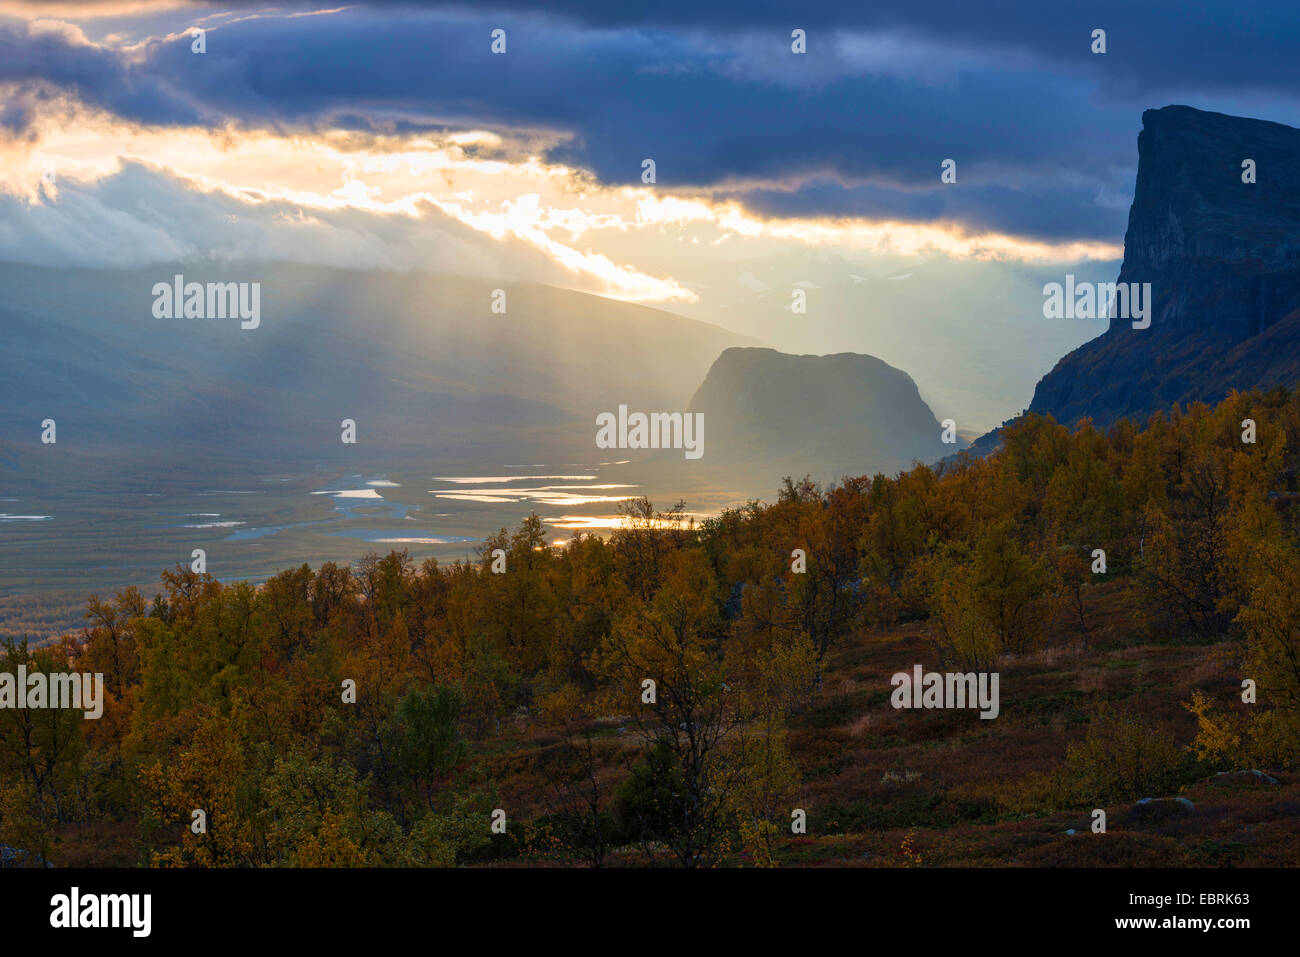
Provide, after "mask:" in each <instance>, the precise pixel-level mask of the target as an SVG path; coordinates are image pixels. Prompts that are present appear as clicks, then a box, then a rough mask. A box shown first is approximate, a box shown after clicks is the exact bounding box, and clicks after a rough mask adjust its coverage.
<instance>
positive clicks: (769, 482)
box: [690, 348, 953, 496]
mask: <svg viewBox="0 0 1300 957" xmlns="http://www.w3.org/2000/svg"><path fill="white" fill-rule="evenodd" d="M690 409H691V411H693V412H702V413H704V422H705V435H706V452H705V455H704V458H703V460H702V461H703V462H704V463H706V464H707V466H709V467H714V468H719V467H720V468H729V469H732V470H735V471H737V472H740V473H743V474H745V475H746V476H747V477H748V478H749V480H750V481H752V482H757V487H758V488H760V489H761V490H762V491H763V492H764V493H765V494H767V495H769V496H770V495H771V490H772V489H773V488H775V487H776V484H777V482H778V481H779V480H780V478H781V477H782V476H784V475H792V476H795V477H798V476H802V475H804V474H805V473H812V474H813V475H814V477H817V478H821V479H823V480H833V479H837V478H840V477H842V476H845V475H853V476H856V475H864V474H873V473H875V472H885V473H892V472H895V471H897V470H899V469H904V468H907V467H909V466H910V465H911V464H912V462H913V460H918V459H919V460H921V461H925V462H930V461H934V460H936V459H938V458H939V457H940V456H942V455H943V454H944V453H945V452H950V451H952V449H953V446H951V445H944V444H942V443H941V442H940V432H941V429H940V425H939V423H938V422H937V421H936V420H935V417H934V414H933V413H932V412H931V411H930V407H929V406H927V405H926V404H925V402H924V401H923V400H922V399H921V396H920V393H919V392H918V391H917V387H916V383H915V382H913V381H912V378H911V377H910V376H909V375H908V374H907V373H906V372H903V371H901V370H899V369H895V368H894V367H893V366H891V365H888V364H887V363H884V362H882V361H881V360H879V359H877V358H875V357H873V356H868V355H859V354H856V353H840V354H837V355H829V356H810V355H803V356H796V355H787V354H785V353H781V352H777V351H775V350H773V349H753V348H733V349H728V350H726V351H725V352H723V353H722V355H720V356H719V357H718V359H717V361H716V362H714V363H713V367H712V368H711V369H709V374H708V376H707V377H706V378H705V380H704V382H703V384H701V386H700V388H699V390H698V391H697V392H696V393H695V397H694V398H693V399H692V400H691V405H690Z"/></svg>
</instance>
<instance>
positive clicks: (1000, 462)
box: [0, 390, 1300, 867]
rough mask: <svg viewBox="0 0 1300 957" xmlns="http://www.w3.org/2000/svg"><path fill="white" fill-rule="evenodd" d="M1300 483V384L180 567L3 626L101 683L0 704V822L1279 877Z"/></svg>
mask: <svg viewBox="0 0 1300 957" xmlns="http://www.w3.org/2000/svg"><path fill="white" fill-rule="evenodd" d="M1247 419H1250V420H1253V421H1254V423H1255V424H1256V428H1255V431H1254V438H1255V441H1254V442H1247V441H1243V434H1244V427H1243V422H1244V420H1247ZM1298 474H1300V397H1297V396H1294V395H1291V394H1289V393H1288V392H1286V391H1283V390H1275V391H1272V392H1268V393H1266V394H1260V393H1251V394H1235V393H1234V394H1232V395H1230V396H1228V398H1226V399H1225V400H1224V401H1223V402H1222V403H1221V404H1220V405H1219V406H1217V407H1215V408H1210V407H1207V406H1204V405H1195V406H1192V407H1189V408H1186V409H1180V408H1174V409H1172V410H1171V411H1170V412H1168V413H1163V414H1157V415H1155V416H1154V417H1153V418H1151V419H1150V421H1149V422H1147V423H1146V424H1145V426H1143V425H1139V424H1134V423H1132V422H1129V421H1120V422H1119V423H1118V424H1116V425H1115V426H1113V427H1111V428H1109V429H1108V430H1105V431H1101V430H1098V429H1096V428H1094V427H1093V426H1092V424H1091V423H1090V422H1088V421H1086V420H1085V421H1083V422H1080V423H1078V424H1077V425H1076V426H1075V427H1074V428H1068V427H1066V426H1064V425H1061V424H1059V423H1057V422H1055V421H1053V420H1052V419H1051V418H1047V417H1038V416H1028V417H1025V418H1023V419H1021V420H1018V421H1017V422H1015V423H1013V424H1011V425H1009V426H1007V427H1006V429H1005V430H1004V433H1003V446H1002V448H1001V450H1000V451H998V452H997V453H995V454H993V455H991V456H988V457H986V458H983V459H973V458H969V457H966V456H964V455H963V456H958V457H956V458H955V459H952V460H950V461H948V462H947V463H944V464H942V465H940V466H936V467H927V466H924V465H916V466H915V467H913V468H912V469H911V470H909V471H907V472H904V473H901V474H898V475H896V476H893V477H890V476H885V475H875V476H870V477H859V478H847V479H844V480H842V481H840V482H838V483H836V484H834V485H832V486H830V487H825V488H823V487H819V486H818V485H816V484H814V483H812V482H810V481H808V480H806V479H805V480H802V481H800V480H794V479H787V480H786V481H785V483H784V486H783V487H782V488H781V489H780V490H779V492H778V495H777V498H776V501H775V502H773V503H770V504H763V503H759V502H751V503H749V504H747V505H744V506H743V507H739V508H734V509H731V510H727V511H725V512H723V513H722V514H721V515H719V516H718V517H716V518H712V519H709V520H706V521H704V522H703V523H701V524H694V523H692V522H690V521H688V520H687V519H686V518H685V515H684V506H682V505H680V504H679V505H678V506H675V507H673V508H670V509H668V510H667V511H663V510H659V509H656V508H655V507H654V506H653V505H652V504H651V503H650V502H649V501H646V500H644V499H642V500H638V501H635V502H631V503H629V504H628V505H627V507H626V508H625V510H624V521H623V524H622V527H620V528H619V529H617V530H615V531H613V532H612V533H610V534H609V535H608V537H606V538H601V537H597V536H593V535H585V534H578V535H576V536H574V537H573V538H572V539H570V540H569V541H568V542H566V543H565V544H563V545H562V546H551V545H547V544H546V530H545V529H544V527H543V525H542V523H541V521H540V520H539V519H538V518H537V517H536V516H531V517H529V518H528V519H526V520H525V521H524V522H523V523H522V525H521V526H520V527H519V528H518V529H516V530H514V531H513V532H511V531H507V530H506V529H502V530H501V531H500V532H499V533H498V534H496V535H494V536H492V537H491V538H489V539H488V540H487V541H485V542H484V543H483V545H482V550H481V553H480V557H479V559H478V560H477V561H462V562H457V563H455V564H451V565H449V566H445V565H439V564H438V563H437V562H436V561H434V560H429V561H426V562H425V563H424V564H423V565H422V566H420V567H415V565H414V564H413V562H412V561H411V559H410V558H409V557H408V556H407V554H406V553H405V552H391V553H389V554H388V555H385V556H379V555H376V554H370V555H367V556H365V557H364V558H362V559H361V560H360V561H359V562H358V563H357V564H356V565H355V566H353V567H340V566H339V565H337V564H334V563H326V564H324V565H322V566H321V567H319V568H316V569H313V568H311V567H309V566H307V565H303V566H301V567H298V568H291V569H287V570H285V571H283V572H282V573H280V574H278V575H276V576H275V577H273V578H271V579H270V580H269V581H267V582H266V583H265V584H264V585H262V586H259V587H254V586H252V585H250V584H248V583H243V582H235V583H221V582H218V581H216V580H214V579H213V578H211V577H209V576H207V575H200V574H195V573H194V572H192V571H190V570H189V569H187V568H182V567H178V568H177V569H176V570H175V571H168V572H165V573H163V574H162V578H161V588H160V589H159V590H158V592H157V594H156V595H154V596H153V597H147V596H146V595H145V594H144V593H142V592H141V591H140V590H138V589H134V588H130V589H126V590H124V591H122V592H120V593H118V594H117V595H115V596H113V597H112V598H110V599H104V598H101V597H97V596H92V597H91V598H90V599H89V602H88V604H87V609H86V625H85V627H84V628H83V629H82V630H81V631H80V633H78V634H69V635H66V636H64V637H63V638H62V639H61V640H59V641H57V642H53V643H49V644H45V645H42V646H39V647H29V646H28V644H27V643H24V642H10V643H8V644H7V645H6V646H5V647H4V648H3V657H4V661H3V662H2V663H0V671H14V670H15V669H16V668H17V666H18V665H19V664H24V665H26V666H27V668H28V670H29V671H30V670H33V669H41V670H44V671H47V672H58V671H64V670H72V671H78V672H92V673H102V674H103V675H104V676H105V702H104V713H103V717H102V718H101V719H99V720H97V721H87V720H83V719H82V717H81V714H80V712H66V711H57V710H47V711H32V710H27V711H19V710H0V843H4V844H6V845H8V846H9V847H11V848H17V849H20V853H21V854H23V855H26V856H27V857H28V858H30V859H33V860H34V859H36V858H38V857H39V858H44V859H46V860H49V861H52V862H54V863H56V864H97V865H123V866H128V865H151V866H185V865H191V866H192V865H199V866H277V865H294V866H319V865H330V866H352V865H380V866H402V865H453V864H460V865H472V864H489V863H491V864H497V865H505V864H511V863H514V864H532V865H538V864H587V865H592V866H602V865H603V866H634V865H639V864H651V865H665V866H667V865H677V866H686V867H698V866H710V865H717V864H722V865H744V866H752V865H774V864H786V865H795V864H801V863H820V862H834V863H842V864H858V865H862V864H865V865H868V866H870V865H885V866H915V865H925V866H929V865H934V864H939V865H943V864H952V865H960V864H999V863H1031V864H1081V865H1088V864H1098V865H1103V864H1133V863H1138V864H1193V865H1196V864H1200V865H1221V864H1225V863H1291V864H1294V863H1295V862H1296V860H1297V853H1298V852H1300V841H1298V840H1297V835H1298V833H1300V831H1298V830H1297V829H1298V828H1300V824H1297V815H1296V814H1295V813H1294V808H1295V806H1296V801H1297V800H1298V798H1297V792H1300V781H1298V779H1297V778H1296V777H1295V776H1294V769H1295V765H1296V761H1297V758H1300V664H1298V663H1300V551H1298V550H1297V535H1298V534H1300V530H1298V528H1297V514H1300V513H1297V512H1296V510H1295V509H1294V508H1292V504H1293V503H1294V502H1295V501H1296V500H1297V498H1298V496H1300V491H1298V489H1297V475H1298ZM497 549H501V550H503V551H504V553H505V556H506V558H505V565H506V571H505V573H503V574H498V573H493V572H492V570H491V565H492V553H493V552H494V550H497ZM796 549H801V550H802V551H803V556H802V560H801V561H799V562H795V561H792V553H793V552H794V550H796ZM1099 552H1100V553H1104V562H1103V563H1101V564H1099V563H1098V554H1099ZM796 568H797V570H796ZM1102 568H1104V571H1103V570H1100V569H1102ZM917 663H921V664H924V665H925V666H926V667H928V668H931V669H941V670H946V671H987V670H997V671H999V672H1000V673H1001V676H1002V681H1001V712H1000V714H999V716H998V718H997V719H996V720H992V721H981V720H980V719H979V717H978V715H977V714H975V713H973V712H970V711H896V710H894V709H892V708H890V706H889V694H890V690H891V688H890V684H889V676H890V675H891V674H893V673H895V672H898V671H905V670H910V669H911V668H912V667H913V665H914V664H917ZM1244 681H1249V682H1250V683H1252V687H1253V688H1254V694H1253V696H1252V695H1250V694H1243V687H1242V684H1243V682H1244ZM349 688H354V689H355V693H354V694H349V692H348V689H349ZM1252 697H1253V700H1251V699H1252ZM1255 772H1260V773H1255ZM1175 795H1178V796H1185V797H1187V798H1188V799H1189V800H1188V801H1185V802H1167V803H1168V804H1169V805H1173V810H1172V811H1169V812H1168V813H1163V814H1153V813H1143V814H1139V813H1137V811H1138V809H1140V808H1141V807H1144V805H1135V804H1134V803H1133V802H1135V801H1137V800H1138V799H1141V798H1144V797H1170V796H1175ZM1189 807H1190V808H1191V809H1190V810H1188V808H1189ZM1095 808H1104V809H1107V810H1108V818H1109V826H1108V830H1107V833H1106V834H1104V835H1103V834H1094V833H1091V832H1090V831H1089V828H1088V822H1089V820H1090V818H1091V815H1092V811H1093V809H1095ZM498 809H499V810H502V811H504V812H505V815H504V821H505V825H504V829H502V828H500V827H498V828H496V829H493V828H492V826H491V822H492V820H493V815H494V812H495V811H497V810H498ZM196 810H202V812H203V824H202V826H198V825H197V824H196V823H195V822H196V817H195V813H194V812H195V811H196ZM497 817H498V819H499V818H500V816H499V815H498V816H497ZM800 818H802V819H803V820H804V821H805V824H806V829H803V828H800V827H798V826H795V827H793V828H792V822H798V821H799V820H800ZM1069 829H1077V830H1078V831H1079V832H1080V833H1076V834H1074V835H1073V836H1069V835H1067V834H1066V831H1067V830H1069Z"/></svg>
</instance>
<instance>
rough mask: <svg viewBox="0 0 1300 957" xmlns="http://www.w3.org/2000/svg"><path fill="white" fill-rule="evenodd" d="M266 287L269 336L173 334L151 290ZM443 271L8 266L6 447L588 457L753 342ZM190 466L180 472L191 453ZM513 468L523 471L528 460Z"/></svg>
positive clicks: (660, 315) (233, 328)
mask: <svg viewBox="0 0 1300 957" xmlns="http://www.w3.org/2000/svg"><path fill="white" fill-rule="evenodd" d="M175 273H181V274H183V275H184V277H185V280H186V281H187V282H190V281H197V282H209V281H248V282H252V281H259V282H261V324H260V326H259V327H258V328H255V329H241V328H240V325H239V322H238V321H237V320H212V319H158V318H155V317H154V316H153V312H152V307H153V295H152V288H153V286H154V284H155V283H157V282H171V279H172V276H173V275H174V274H175ZM494 285H496V284H493V283H488V282H476V281H471V280H463V279H452V278H447V277H440V276H434V275H431V274H425V273H374V272H351V271H347V270H337V269H325V268H316V267H304V266H283V265H271V266H267V265H259V266H251V265H242V264H224V265H223V264H212V263H205V264H183V265H162V266H156V267H150V268H148V269H140V270H122V271H109V270H85V269H69V270H62V269H43V268H38V267H32V266H25V265H18V264H0V330H2V334H3V338H4V342H3V346H4V348H3V349H0V399H3V401H2V402H0V436H3V437H5V438H8V439H10V440H11V441H13V442H15V443H18V444H20V445H21V444H24V443H28V442H35V441H36V440H37V429H36V425H35V424H36V423H39V422H40V421H41V420H42V419H44V418H47V417H49V418H54V419H56V420H57V421H58V428H59V441H60V443H63V442H64V441H65V440H66V441H67V442H70V443H71V442H76V443H79V444H81V443H85V444H91V445H101V446H107V447H113V448H120V449H122V450H123V451H124V452H125V450H126V449H128V448H129V449H131V455H132V456H138V454H139V452H140V450H155V451H156V450H160V449H163V450H167V451H168V452H169V453H170V452H171V451H173V450H176V451H180V450H189V451H194V450H203V451H213V452H220V453H221V454H223V455H227V456H230V455H256V456H259V457H272V456H282V457H286V458H289V459H300V458H307V459H310V460H312V461H317V460H319V459H321V458H322V457H325V456H327V455H328V454H330V452H331V450H337V449H338V447H339V445H340V442H339V432H340V428H339V423H340V421H341V420H342V419H344V418H351V419H354V420H356V422H357V431H358V444H359V445H366V446H369V447H370V448H372V449H376V450H383V451H390V452H408V453H410V454H416V455H422V456H423V455H428V454H432V453H435V452H441V451H447V450H448V449H449V448H455V449H458V450H471V451H472V450H473V449H475V448H477V449H482V450H483V452H484V455H487V456H489V457H490V458H492V459H493V460H496V459H498V458H499V457H500V456H502V455H507V454H514V451H513V450H520V453H519V454H523V451H522V450H523V449H528V448H536V447H538V446H539V445H541V446H542V447H544V448H553V447H557V446H559V447H563V448H577V449H586V450H590V449H591V448H592V428H591V427H590V424H589V423H590V422H591V421H593V420H594V416H595V414H596V413H597V412H598V411H601V410H604V409H608V408H612V407H616V406H617V404H618V403H620V402H626V403H629V404H633V405H635V406H641V407H650V408H681V407H682V406H683V405H684V404H685V402H686V401H687V399H688V398H689V397H690V394H691V391H692V390H693V389H694V388H695V386H696V385H697V384H698V382H699V381H700V378H701V377H702V376H703V375H704V373H705V371H706V370H707V369H708V367H709V363H710V362H711V361H712V360H713V359H714V357H716V356H717V354H718V353H719V352H720V351H722V350H723V349H725V348H727V347H728V346H732V345H738V344H745V343H748V342H750V341H751V340H747V339H745V338H744V337H741V336H736V335H733V334H732V333H730V332H727V331H726V330H724V329H721V328H719V327H717V326H711V325H709V324H707V323H704V322H699V321H697V320H694V319H688V318H685V317H682V316H677V315H674V314H672V313H667V312H663V311H660V310H656V309H651V308H647V307H644V306H637V305H631V304H628V303H622V302H616V301H612V300H607V299H602V298H600V297H598V296H590V295H585V294H582V293H576V292H570V291H566V290H560V289H553V288H550V287H545V286H537V285H529V284H518V285H511V284H506V283H501V284H500V285H501V286H502V287H503V288H504V290H505V293H506V296H507V299H506V312H505V314H504V315H503V314H498V313H494V312H492V310H491V303H492V296H493V286H494ZM175 458H177V459H178V460H179V458H180V457H179V456H177V457H175ZM511 460H512V459H507V461H511Z"/></svg>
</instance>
